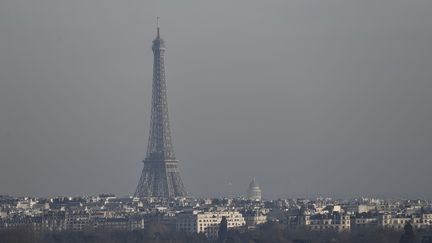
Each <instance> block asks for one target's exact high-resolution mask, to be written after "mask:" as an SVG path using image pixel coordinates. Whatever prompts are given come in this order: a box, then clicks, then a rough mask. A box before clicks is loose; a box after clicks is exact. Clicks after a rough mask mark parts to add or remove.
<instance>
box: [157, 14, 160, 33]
mask: <svg viewBox="0 0 432 243" xmlns="http://www.w3.org/2000/svg"><path fill="white" fill-rule="evenodd" d="M159 19H160V18H159V16H157V17H156V27H157V37H159Z"/></svg>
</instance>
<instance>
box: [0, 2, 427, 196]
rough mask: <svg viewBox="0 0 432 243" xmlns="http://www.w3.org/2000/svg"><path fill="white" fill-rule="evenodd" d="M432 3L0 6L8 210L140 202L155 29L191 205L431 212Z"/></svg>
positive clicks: (3, 190) (0, 173) (3, 184)
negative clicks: (330, 202) (389, 203)
mask: <svg viewBox="0 0 432 243" xmlns="http://www.w3.org/2000/svg"><path fill="white" fill-rule="evenodd" d="M430 9H432V2H426V1H420V0H414V1H410V2H409V3H407V2H404V1H394V0H383V1H380V2H367V1H366V2H364V1H363V2H346V1H341V0H334V1H333V0H332V1H329V2H322V1H318V0H313V1H289V2H286V1H270V2H265V3H264V2H261V1H255V0H254V1H240V2H236V3H231V2H228V1H226V2H224V1H222V2H217V3H216V2H215V3H206V4H203V3H195V4H192V3H178V2H169V3H142V2H135V1H126V2H122V3H119V2H117V1H111V0H109V1H106V2H104V3H103V4H98V3H95V2H88V1H84V0H78V1H73V2H57V1H49V0H42V1H39V2H38V3H37V4H36V3H33V2H30V1H28V0H18V1H3V2H1V3H0V33H1V35H0V124H1V126H0V195H1V194H9V195H16V196H21V195H33V196H51V195H92V194H99V193H105V192H106V193H115V194H116V195H128V194H129V195H132V194H133V193H134V188H135V186H136V183H137V178H138V177H139V176H140V173H141V170H142V164H141V163H139V161H141V160H142V159H143V157H145V153H146V151H145V150H146V143H147V138H148V137H149V136H148V135H149V134H148V131H147V129H148V124H147V123H148V120H149V119H150V117H151V109H150V107H151V103H150V102H151V99H150V97H151V94H152V91H151V88H150V87H151V82H152V80H151V76H152V50H151V41H152V40H153V38H154V25H155V17H156V15H160V16H161V17H162V19H163V29H164V38H165V37H166V40H167V41H168V45H169V48H170V49H169V53H167V63H166V65H167V68H168V70H169V72H168V74H167V75H168V77H167V79H168V80H169V90H168V96H169V100H170V102H169V109H170V119H171V121H172V130H173V138H174V143H175V146H176V156H177V157H178V158H180V159H181V166H180V167H181V168H180V173H181V175H182V179H183V183H184V185H185V187H186V188H187V189H188V192H189V193H190V194H191V195H192V196H196V197H220V196H226V195H230V194H231V195H233V196H239V195H245V194H246V189H247V187H248V184H249V183H250V181H251V179H252V178H254V177H255V178H256V179H257V182H258V183H259V185H260V186H261V189H262V192H263V195H262V196H263V198H267V199H270V198H293V197H316V196H332V197H336V198H352V197H356V196H368V197H383V198H428V199H430V198H432V192H430V191H428V190H426V188H428V187H429V185H430V184H431V183H432V177H431V176H430V174H429V171H430V169H431V168H432V163H431V162H432V161H431V160H432V114H431V112H430V111H429V110H430V108H429V106H430V105H429V104H431V103H432V96H431V95H430V93H431V92H432V82H431V77H432V70H431V69H430V66H431V65H432V47H431V45H430V43H432V31H431V30H430V27H429V23H430V22H431V21H432V17H431V16H430V14H429V13H430V11H429V10H430Z"/></svg>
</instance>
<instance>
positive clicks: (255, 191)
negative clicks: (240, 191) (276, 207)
mask: <svg viewBox="0 0 432 243" xmlns="http://www.w3.org/2000/svg"><path fill="white" fill-rule="evenodd" d="M247 197H248V198H249V200H253V201H260V200H261V189H260V187H259V185H258V183H256V181H255V178H253V180H252V181H251V183H250V184H249V188H248V190H247Z"/></svg>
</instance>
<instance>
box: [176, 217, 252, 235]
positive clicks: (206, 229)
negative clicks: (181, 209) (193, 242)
mask: <svg viewBox="0 0 432 243" xmlns="http://www.w3.org/2000/svg"><path fill="white" fill-rule="evenodd" d="M224 216H225V217H226V219H227V223H228V229H230V228H240V227H244V226H245V225H246V222H245V219H244V217H243V215H242V214H241V213H239V212H238V211H219V212H198V211H192V212H189V213H183V214H179V215H177V220H176V230H177V231H181V232H187V233H198V234H199V233H203V234H205V235H206V236H207V237H209V238H216V237H217V236H218V231H219V224H220V222H221V220H222V217H224Z"/></svg>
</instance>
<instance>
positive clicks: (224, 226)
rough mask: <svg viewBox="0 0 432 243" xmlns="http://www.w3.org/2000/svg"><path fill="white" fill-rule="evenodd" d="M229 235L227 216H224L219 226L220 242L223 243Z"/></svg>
mask: <svg viewBox="0 0 432 243" xmlns="http://www.w3.org/2000/svg"><path fill="white" fill-rule="evenodd" d="M227 233H228V222H227V219H226V217H225V216H222V220H221V222H220V224H219V231H218V238H219V241H220V242H223V241H224V240H225V239H226V237H227Z"/></svg>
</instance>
